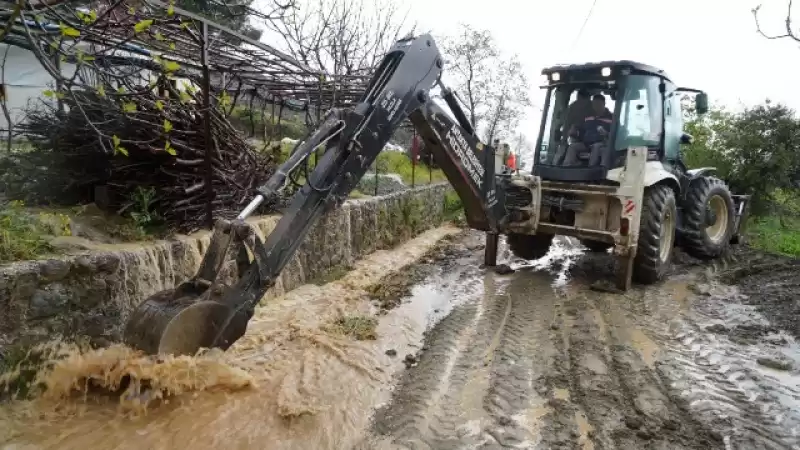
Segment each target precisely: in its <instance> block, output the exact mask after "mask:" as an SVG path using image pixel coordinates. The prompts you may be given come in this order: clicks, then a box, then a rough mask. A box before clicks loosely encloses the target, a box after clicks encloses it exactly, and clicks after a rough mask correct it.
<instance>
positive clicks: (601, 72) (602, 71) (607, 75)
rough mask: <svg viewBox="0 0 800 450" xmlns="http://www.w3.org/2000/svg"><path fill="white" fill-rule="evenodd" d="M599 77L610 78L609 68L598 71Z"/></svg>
mask: <svg viewBox="0 0 800 450" xmlns="http://www.w3.org/2000/svg"><path fill="white" fill-rule="evenodd" d="M600 75H602V76H604V77H610V76H611V67H603V70H601V71H600Z"/></svg>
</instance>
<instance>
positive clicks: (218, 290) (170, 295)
mask: <svg viewBox="0 0 800 450" xmlns="http://www.w3.org/2000/svg"><path fill="white" fill-rule="evenodd" d="M442 69H443V60H442V56H441V54H440V53H439V50H438V49H437V47H436V44H435V42H434V40H433V38H432V37H431V36H430V35H428V34H424V35H421V36H417V37H409V38H405V39H402V40H400V41H398V42H396V43H395V45H394V46H393V47H392V48H391V49H390V51H389V52H388V53H387V55H386V56H385V57H384V59H383V61H382V63H381V64H380V66H379V67H378V69H377V70H376V72H375V74H374V76H373V77H372V79H371V80H370V82H369V84H368V85H367V89H366V91H365V93H364V95H363V96H362V98H361V99H360V101H359V102H358V103H357V104H356V106H355V107H353V108H352V109H349V110H341V109H337V110H331V111H330V112H329V113H328V114H327V115H326V117H325V120H324V121H323V122H322V123H321V124H320V126H319V127H317V129H316V130H314V131H313V132H312V133H310V134H309V135H308V136H307V137H306V139H304V140H303V141H302V142H300V143H299V144H298V145H297V146H296V147H295V149H294V151H293V153H292V154H291V155H290V157H289V158H288V159H287V161H286V162H284V163H283V164H282V165H281V166H280V167H279V169H278V170H277V171H276V173H275V174H274V175H273V176H272V177H271V178H270V179H269V180H268V181H267V183H266V184H265V185H264V186H262V187H260V188H259V189H258V190H257V192H256V193H255V194H256V195H255V198H254V199H253V201H252V202H251V203H250V204H249V205H248V206H247V207H246V208H245V209H244V210H243V211H242V213H241V214H240V215H239V216H238V217H237V218H236V219H235V220H233V221H226V220H218V221H217V223H216V225H215V229H214V234H213V236H212V239H211V243H210V244H209V248H208V250H207V251H206V254H205V256H204V259H203V261H202V263H201V266H200V268H199V270H198V272H197V274H196V275H195V276H194V277H193V278H191V279H189V280H188V281H185V282H184V283H181V284H180V285H179V286H177V287H176V288H174V289H170V290H167V291H162V292H159V293H157V294H155V295H153V296H151V297H150V298H148V299H147V300H145V301H144V302H143V303H142V304H140V305H139V307H138V308H137V309H136V310H135V311H134V312H133V313H132V315H131V317H130V318H129V320H128V323H127V326H126V329H125V333H124V339H125V341H126V343H127V344H129V345H131V346H132V347H135V348H139V349H141V350H143V351H145V352H147V353H173V354H193V353H195V352H196V351H197V350H199V349H200V348H213V347H216V348H221V349H223V350H225V349H227V348H229V347H230V346H231V345H232V344H233V343H234V342H235V341H236V340H238V339H239V338H240V337H241V336H242V335H244V333H245V331H246V329H247V323H248V321H249V320H250V318H251V317H252V316H253V313H254V311H255V307H256V305H257V304H258V302H259V301H260V300H261V298H262V297H263V296H264V295H265V294H266V292H267V290H268V289H270V288H271V287H272V286H274V285H275V282H276V280H277V279H278V276H279V275H280V273H281V271H282V270H283V269H284V267H285V266H286V265H287V264H288V263H289V261H290V260H291V259H292V257H293V256H294V254H295V252H296V251H297V248H298V247H299V246H300V244H301V243H302V242H303V240H304V239H305V237H306V235H307V234H308V232H309V230H310V229H311V228H312V227H313V226H314V224H315V223H316V222H317V220H318V219H319V218H320V216H321V215H323V214H324V213H325V212H326V211H330V210H331V209H333V208H337V207H339V206H341V204H342V203H343V202H344V201H345V200H346V199H347V197H348V195H349V194H350V192H351V191H352V190H353V189H354V188H355V187H356V185H357V184H358V182H359V181H360V180H361V178H362V177H363V176H364V174H365V173H366V171H367V170H368V168H369V167H370V166H371V165H372V164H373V162H374V161H375V159H376V158H377V156H378V154H379V153H380V152H381V151H382V150H383V148H384V146H385V145H386V144H387V143H388V142H389V139H390V138H391V136H392V134H393V133H394V131H395V130H396V129H397V128H398V127H399V126H400V124H401V123H402V122H403V121H404V120H405V119H407V118H408V119H410V120H411V122H412V123H413V124H414V126H415V128H416V130H417V132H418V133H419V134H420V135H421V136H422V137H423V138H424V139H425V142H426V145H427V146H428V147H429V148H430V149H431V151H432V154H433V157H434V160H435V161H436V163H437V164H438V165H439V166H440V167H441V168H442V170H443V171H444V173H445V175H446V177H447V179H448V181H449V182H450V184H451V185H452V186H453V188H454V190H455V191H456V193H457V194H458V196H459V197H460V198H461V200H462V203H463V205H464V210H465V214H466V218H467V221H468V224H469V225H470V227H472V228H475V229H478V230H483V231H486V232H487V233H490V234H492V235H495V236H496V235H497V233H498V230H499V228H500V227H502V225H503V222H504V220H506V216H507V214H506V211H505V201H504V199H503V198H501V196H502V192H503V190H502V189H501V190H499V191H498V189H496V186H495V183H496V177H495V168H494V161H495V160H494V151H493V150H492V149H491V148H490V147H488V146H484V145H483V144H482V143H481V142H480V140H479V139H478V138H477V137H476V135H475V132H474V130H473V129H472V127H471V126H470V124H469V122H468V121H467V120H466V116H465V114H464V112H463V110H462V109H461V107H460V106H459V104H458V102H457V101H456V98H455V95H454V93H453V92H452V91H450V90H449V89H447V88H446V87H444V86H441V82H440V77H441V74H442ZM437 85H440V86H441V87H442V98H443V100H444V102H445V104H446V105H447V106H448V109H449V110H450V111H448V110H447V109H445V108H444V107H443V106H442V105H439V104H437V103H436V102H435V101H433V100H432V99H431V98H430V91H431V89H432V88H434V87H435V86H437ZM448 112H449V113H450V114H448ZM320 147H324V148H325V150H324V152H323V153H322V156H321V158H319V160H318V161H317V164H316V166H315V167H314V169H313V171H312V172H311V173H309V174H307V176H306V182H305V184H304V185H303V186H302V188H301V189H300V190H299V191H298V192H297V193H296V194H295V195H294V197H293V199H292V201H291V204H290V206H289V207H288V208H287V211H286V212H285V213H284V215H283V216H282V218H281V219H280V221H279V222H278V224H277V225H276V227H275V228H274V229H273V230H272V232H271V233H270V234H269V236H267V238H266V240H264V241H262V240H261V239H260V238H259V237H258V236H257V235H256V233H255V231H254V229H253V228H252V227H251V226H250V225H249V224H247V223H246V222H245V219H246V218H247V217H248V216H249V215H250V214H252V213H253V212H254V211H255V210H256V209H257V208H258V206H259V205H260V204H261V203H262V202H263V201H264V200H265V199H269V198H272V197H274V196H276V195H279V194H280V193H281V192H282V191H283V190H284V189H285V188H286V187H287V186H288V184H289V183H290V181H292V180H294V176H296V175H297V174H298V172H300V168H301V167H306V168H307V167H308V166H307V159H308V157H309V156H310V155H311V154H312V153H313V152H314V150H315V149H318V148H320ZM232 249H235V250H236V252H237V257H236V259H235V264H229V261H230V258H229V256H228V255H229V253H230V252H231V250H232ZM245 249H246V250H247V251H245ZM231 272H235V273H233V274H232V273H231ZM231 278H234V279H236V281H235V282H234V283H233V284H230V285H228V284H226V283H225V282H226V281H229V280H230V279H231Z"/></svg>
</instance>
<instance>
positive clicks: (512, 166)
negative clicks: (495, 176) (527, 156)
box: [506, 152, 517, 171]
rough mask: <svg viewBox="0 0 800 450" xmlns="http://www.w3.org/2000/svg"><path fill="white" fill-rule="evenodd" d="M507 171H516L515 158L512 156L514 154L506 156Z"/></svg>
mask: <svg viewBox="0 0 800 450" xmlns="http://www.w3.org/2000/svg"><path fill="white" fill-rule="evenodd" d="M506 165H507V166H508V168H509V169H511V170H512V171H513V170H517V156H516V155H514V152H511V153H509V155H508V163H507V164H506Z"/></svg>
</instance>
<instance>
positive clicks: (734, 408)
mask: <svg viewBox="0 0 800 450" xmlns="http://www.w3.org/2000/svg"><path fill="white" fill-rule="evenodd" d="M703 292H704V293H705V294H703V295H699V296H694V298H693V303H692V308H691V317H689V316H688V315H687V314H682V315H679V316H677V317H676V318H675V319H674V320H672V321H669V323H667V322H666V321H665V322H664V324H662V325H661V326H655V325H654V324H652V322H653V318H657V317H659V316H661V317H663V315H662V314H661V313H660V312H658V311H657V312H656V314H654V315H652V316H651V317H650V318H648V317H645V316H643V317H642V320H643V321H647V322H651V324H650V328H651V329H652V330H653V331H654V332H656V333H658V334H660V339H661V340H663V342H664V344H663V350H664V355H663V358H662V363H661V364H660V366H659V373H660V374H661V376H662V378H663V379H664V380H665V384H667V385H668V386H669V390H670V391H671V392H672V394H673V395H675V396H677V397H681V398H683V399H684V400H685V402H686V404H687V408H688V410H689V411H691V413H692V414H693V415H694V416H696V417H697V418H698V420H700V421H702V422H703V423H705V424H707V426H709V427H710V428H713V429H715V430H718V433H719V434H720V436H721V438H722V439H723V441H724V443H725V447H726V448H728V449H732V450H745V449H747V450H750V449H753V450H760V449H797V448H800V437H799V435H800V408H798V406H800V389H798V388H797V384H796V383H797V381H796V380H795V382H794V386H792V383H791V380H789V382H787V380H785V379H783V380H782V379H781V377H780V376H779V375H780V372H777V371H775V372H772V373H770V372H771V371H770V370H769V369H765V368H763V367H759V366H758V364H757V363H756V361H757V360H758V359H759V358H760V357H762V356H764V355H765V352H768V353H772V352H773V351H780V349H781V348H784V349H785V345H784V344H780V345H773V344H770V342H769V341H770V340H772V341H773V342H783V343H787V344H789V343H790V342H789V340H791V338H788V340H787V339H786V338H783V337H780V334H775V333H774V332H776V331H777V330H776V329H775V328H773V327H772V326H771V325H770V323H769V322H768V321H767V320H765V319H764V318H763V317H761V315H760V314H758V313H756V312H755V311H754V310H753V309H752V308H750V307H748V306H746V305H743V304H742V303H741V295H739V294H738V293H737V289H736V288H735V287H732V286H720V285H715V286H707V287H705V288H703ZM643 300H644V301H645V303H647V304H650V305H652V307H653V308H654V309H655V310H658V309H663V308H664V307H665V306H668V304H665V303H664V302H663V300H664V299H663V298H658V296H656V295H653V294H651V293H648V294H646V295H645V296H644V298H643ZM776 338H777V339H776ZM793 346H794V347H795V350H794V351H795V353H796V352H797V348H796V347H797V346H796V344H794V345H793Z"/></svg>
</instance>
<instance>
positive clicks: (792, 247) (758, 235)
mask: <svg viewBox="0 0 800 450" xmlns="http://www.w3.org/2000/svg"><path fill="white" fill-rule="evenodd" d="M748 236H749V238H750V245H752V246H753V247H755V248H758V249H760V250H764V251H767V252H771V253H780V254H782V255H788V256H795V257H800V218H797V217H794V218H788V219H787V218H784V219H781V218H779V217H753V218H752V219H751V220H750V223H749V224H748Z"/></svg>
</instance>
